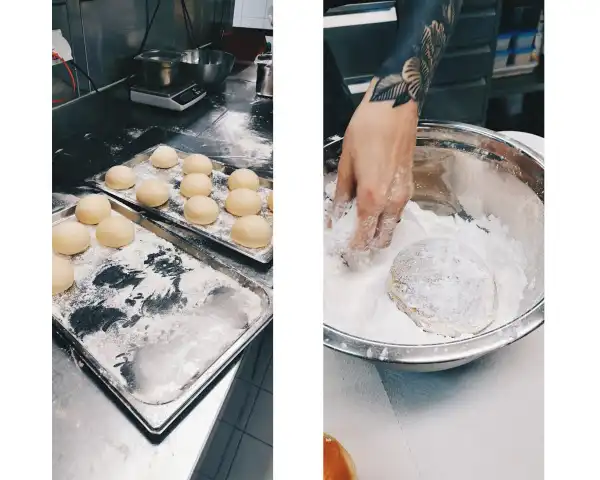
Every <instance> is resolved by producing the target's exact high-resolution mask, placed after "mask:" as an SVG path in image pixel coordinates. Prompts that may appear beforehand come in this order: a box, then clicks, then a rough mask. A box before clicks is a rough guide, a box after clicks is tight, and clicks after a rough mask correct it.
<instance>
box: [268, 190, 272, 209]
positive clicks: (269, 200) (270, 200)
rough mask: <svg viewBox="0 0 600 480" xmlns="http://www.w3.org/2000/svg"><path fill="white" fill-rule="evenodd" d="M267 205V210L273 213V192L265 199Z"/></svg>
mask: <svg viewBox="0 0 600 480" xmlns="http://www.w3.org/2000/svg"><path fill="white" fill-rule="evenodd" d="M267 205H268V206H269V210H271V211H273V191H271V193H269V196H268V197H267Z"/></svg>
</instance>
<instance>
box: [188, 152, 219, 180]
mask: <svg viewBox="0 0 600 480" xmlns="http://www.w3.org/2000/svg"><path fill="white" fill-rule="evenodd" d="M212 169H213V164H212V162H211V161H210V158H208V157H207V156H206V155H202V154H201V153H194V154H192V155H189V156H187V157H185V160H184V161H183V173H184V174H186V175H187V174H189V173H203V174H204V175H210V174H211V173H212Z"/></svg>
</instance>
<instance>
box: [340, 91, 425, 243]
mask: <svg viewBox="0 0 600 480" xmlns="http://www.w3.org/2000/svg"><path fill="white" fill-rule="evenodd" d="M372 87H373V84H371V88H370V89H369V91H368V92H367V93H366V95H365V97H364V98H363V101H362V102H361V104H360V105H359V106H358V108H357V109H356V111H355V112H354V115H353V116H352V119H351V120H350V124H349V125H348V128H347V130H346V133H345V135H344V142H343V145H342V156H341V157H340V162H339V167H338V179H337V187H336V194H335V199H334V204H333V218H334V219H337V218H339V217H340V215H341V214H342V213H343V211H344V210H345V208H346V206H347V205H348V203H349V202H350V201H351V200H352V199H353V198H354V197H356V206H357V213H358V227H357V230H356V232H355V234H354V237H353V239H352V240H351V242H350V249H351V250H355V251H368V250H370V249H371V248H384V247H387V246H389V244H390V242H391V241H392V235H393V233H394V229H395V228H396V225H397V224H398V222H399V221H400V216H401V215H402V211H403V210H404V207H405V206H406V204H407V203H408V201H409V200H410V198H411V196H412V193H413V177H412V165H413V153H414V149H415V144H416V137H417V123H418V107H417V104H416V103H415V102H413V101H409V102H408V103H405V104H404V105H400V106H398V107H392V103H393V102H391V101H390V102H370V101H369V98H370V97H371V91H372Z"/></svg>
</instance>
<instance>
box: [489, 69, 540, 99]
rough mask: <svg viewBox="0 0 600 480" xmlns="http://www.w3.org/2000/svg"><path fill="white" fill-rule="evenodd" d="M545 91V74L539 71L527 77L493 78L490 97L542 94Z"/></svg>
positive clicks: (526, 75)
mask: <svg viewBox="0 0 600 480" xmlns="http://www.w3.org/2000/svg"><path fill="white" fill-rule="evenodd" d="M543 90H544V72H543V70H541V69H537V70H535V71H534V72H532V73H528V74H525V75H516V76H512V77H502V78H492V88H491V91H490V97H492V98H498V97H503V96H505V95H513V94H524V93H533V92H541V91H543Z"/></svg>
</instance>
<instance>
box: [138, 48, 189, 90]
mask: <svg viewBox="0 0 600 480" xmlns="http://www.w3.org/2000/svg"><path fill="white" fill-rule="evenodd" d="M181 58H182V53H179V52H171V51H168V50H148V51H146V52H142V53H140V54H139V55H137V56H136V57H135V60H137V61H138V64H139V68H140V73H141V76H142V82H143V84H144V85H145V86H147V87H159V88H161V87H168V86H170V85H173V84H174V83H176V82H177V81H178V80H179V69H180V66H181Z"/></svg>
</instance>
